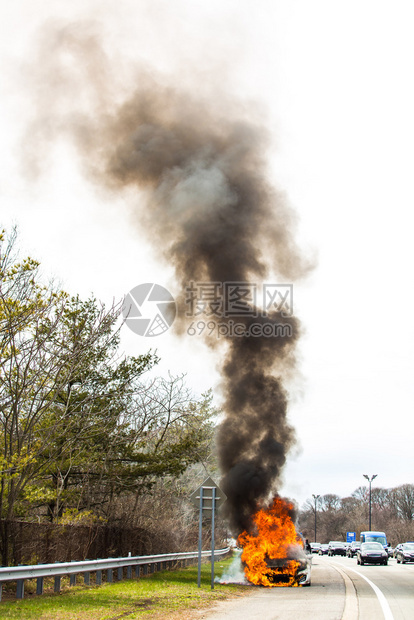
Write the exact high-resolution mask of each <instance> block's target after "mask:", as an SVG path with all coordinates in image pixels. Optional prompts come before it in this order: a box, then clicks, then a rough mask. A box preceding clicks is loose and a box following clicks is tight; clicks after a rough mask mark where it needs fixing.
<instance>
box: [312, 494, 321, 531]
mask: <svg viewBox="0 0 414 620" xmlns="http://www.w3.org/2000/svg"><path fill="white" fill-rule="evenodd" d="M312 497H313V499H314V500H315V542H316V502H317V500H318V499H319V498H320V495H314V494H313V493H312Z"/></svg>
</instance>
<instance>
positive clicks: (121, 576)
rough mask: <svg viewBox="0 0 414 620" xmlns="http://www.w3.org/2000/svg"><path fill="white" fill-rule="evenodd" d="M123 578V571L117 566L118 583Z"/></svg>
mask: <svg viewBox="0 0 414 620" xmlns="http://www.w3.org/2000/svg"><path fill="white" fill-rule="evenodd" d="M123 576H124V570H123V568H122V566H119V567H118V575H117V577H118V581H122V579H123Z"/></svg>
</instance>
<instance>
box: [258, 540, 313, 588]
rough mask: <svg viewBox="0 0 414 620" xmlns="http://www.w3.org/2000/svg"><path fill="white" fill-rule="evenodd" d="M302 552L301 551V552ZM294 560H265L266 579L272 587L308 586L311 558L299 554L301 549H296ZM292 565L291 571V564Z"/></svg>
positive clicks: (309, 582)
mask: <svg viewBox="0 0 414 620" xmlns="http://www.w3.org/2000/svg"><path fill="white" fill-rule="evenodd" d="M302 551H303V550H302ZM298 552H299V554H300V555H299V554H298V556H297V559H296V560H288V559H273V560H271V559H267V560H266V564H267V567H268V571H267V573H266V577H267V579H268V580H269V581H270V583H271V585H274V586H310V585H311V568H312V556H311V555H309V554H305V553H303V555H302V554H301V547H299V548H298ZM292 563H294V565H295V566H294V567H293V570H292V566H291V564H292Z"/></svg>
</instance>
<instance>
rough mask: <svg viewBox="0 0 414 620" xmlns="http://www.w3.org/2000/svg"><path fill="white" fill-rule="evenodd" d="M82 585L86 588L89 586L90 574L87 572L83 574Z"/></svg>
mask: <svg viewBox="0 0 414 620" xmlns="http://www.w3.org/2000/svg"><path fill="white" fill-rule="evenodd" d="M83 583H84V584H85V585H86V586H89V585H90V584H91V574H90V573H89V572H87V573H83Z"/></svg>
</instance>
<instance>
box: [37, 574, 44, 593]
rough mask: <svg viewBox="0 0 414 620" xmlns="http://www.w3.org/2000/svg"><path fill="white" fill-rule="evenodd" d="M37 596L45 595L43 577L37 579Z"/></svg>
mask: <svg viewBox="0 0 414 620" xmlns="http://www.w3.org/2000/svg"><path fill="white" fill-rule="evenodd" d="M36 594H43V577H38V578H37V579H36Z"/></svg>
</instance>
